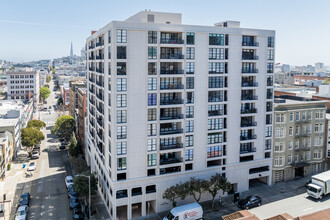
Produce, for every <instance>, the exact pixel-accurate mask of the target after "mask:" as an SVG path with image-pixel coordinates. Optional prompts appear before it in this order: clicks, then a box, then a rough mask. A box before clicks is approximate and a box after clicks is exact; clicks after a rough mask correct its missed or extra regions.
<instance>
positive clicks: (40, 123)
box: [27, 119, 46, 130]
mask: <svg viewBox="0 0 330 220" xmlns="http://www.w3.org/2000/svg"><path fill="white" fill-rule="evenodd" d="M27 127H28V128H36V129H38V130H40V129H41V128H44V127H46V123H45V122H43V121H40V120H36V119H34V120H31V121H29V123H28V124H27Z"/></svg>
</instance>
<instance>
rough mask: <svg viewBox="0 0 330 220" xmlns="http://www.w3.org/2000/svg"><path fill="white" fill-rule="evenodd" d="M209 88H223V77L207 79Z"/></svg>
mask: <svg viewBox="0 0 330 220" xmlns="http://www.w3.org/2000/svg"><path fill="white" fill-rule="evenodd" d="M209 88H223V77H222V76H215V77H209Z"/></svg>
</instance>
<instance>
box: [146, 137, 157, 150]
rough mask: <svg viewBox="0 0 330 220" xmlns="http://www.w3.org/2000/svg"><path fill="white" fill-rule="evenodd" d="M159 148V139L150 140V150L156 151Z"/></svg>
mask: <svg viewBox="0 0 330 220" xmlns="http://www.w3.org/2000/svg"><path fill="white" fill-rule="evenodd" d="M156 149H157V139H149V140H148V151H155V150H156Z"/></svg>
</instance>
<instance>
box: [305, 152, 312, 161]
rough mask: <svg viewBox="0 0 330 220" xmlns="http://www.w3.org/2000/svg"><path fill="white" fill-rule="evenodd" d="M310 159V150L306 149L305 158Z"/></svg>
mask: <svg viewBox="0 0 330 220" xmlns="http://www.w3.org/2000/svg"><path fill="white" fill-rule="evenodd" d="M310 159H311V152H310V151H307V152H306V160H310Z"/></svg>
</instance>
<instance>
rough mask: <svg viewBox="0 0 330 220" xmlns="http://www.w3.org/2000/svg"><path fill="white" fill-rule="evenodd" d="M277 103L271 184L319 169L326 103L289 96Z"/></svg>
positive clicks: (321, 168)
mask: <svg viewBox="0 0 330 220" xmlns="http://www.w3.org/2000/svg"><path fill="white" fill-rule="evenodd" d="M276 102H277V100H276ZM279 102H280V103H276V104H275V108H274V115H275V116H274V117H275V123H274V147H273V183H276V182H279V181H289V180H293V179H295V178H296V177H303V176H307V175H311V174H312V173H318V172H321V171H323V170H324V158H325V153H324V151H325V150H324V148H325V143H326V142H327V137H326V131H325V129H326V127H325V126H326V117H325V116H326V115H325V114H326V103H327V102H325V101H319V100H313V99H310V100H308V101H305V100H304V99H303V98H300V97H292V96H291V98H288V97H287V99H281V101H279Z"/></svg>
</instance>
